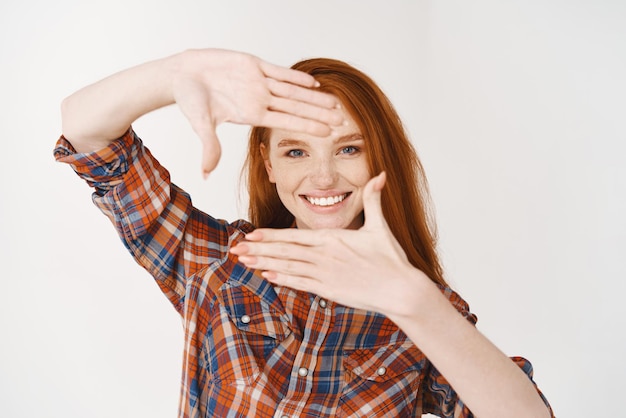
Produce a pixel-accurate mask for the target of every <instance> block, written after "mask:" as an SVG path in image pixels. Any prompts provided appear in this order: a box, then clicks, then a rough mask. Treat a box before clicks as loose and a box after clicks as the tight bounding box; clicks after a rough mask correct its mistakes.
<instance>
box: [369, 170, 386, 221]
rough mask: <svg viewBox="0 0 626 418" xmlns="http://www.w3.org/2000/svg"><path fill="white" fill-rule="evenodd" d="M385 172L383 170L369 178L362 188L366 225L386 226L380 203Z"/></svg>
mask: <svg viewBox="0 0 626 418" xmlns="http://www.w3.org/2000/svg"><path fill="white" fill-rule="evenodd" d="M386 180H387V174H386V173H385V172H384V171H383V172H381V173H380V174H379V175H377V176H376V177H373V178H371V179H370V181H368V182H367V184H366V185H365V189H363V212H364V214H365V225H364V226H367V227H375V228H376V227H386V225H387V222H386V221H385V216H384V215H383V208H382V205H381V191H382V190H383V187H385V181H386Z"/></svg>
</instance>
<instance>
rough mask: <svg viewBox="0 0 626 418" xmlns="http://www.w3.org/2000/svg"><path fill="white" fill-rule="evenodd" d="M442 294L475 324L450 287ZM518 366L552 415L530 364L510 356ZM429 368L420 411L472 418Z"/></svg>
mask: <svg viewBox="0 0 626 418" xmlns="http://www.w3.org/2000/svg"><path fill="white" fill-rule="evenodd" d="M441 290H442V292H443V294H444V295H445V296H446V297H447V298H448V299H449V300H450V303H452V305H453V306H454V307H455V308H456V309H457V310H458V311H459V312H460V313H461V315H463V316H464V317H465V318H466V319H467V320H468V321H470V322H471V323H472V324H473V325H476V322H477V317H476V315H474V314H473V313H471V312H470V310H469V305H468V304H467V302H465V300H463V299H462V298H461V296H459V295H458V294H457V293H456V292H454V291H453V290H451V289H450V288H447V287H446V288H441ZM511 361H513V362H514V363H515V364H517V366H519V368H521V369H522V371H524V373H526V375H527V376H528V378H529V379H530V380H531V381H532V382H533V385H534V386H535V389H536V390H537V392H538V393H539V396H541V399H542V400H543V402H544V403H545V404H546V406H547V407H548V409H549V410H550V414H551V416H552V417H554V413H553V411H552V407H551V406H550V404H549V403H548V400H547V399H546V398H545V396H544V395H543V393H542V392H541V391H540V390H539V388H538V387H537V384H536V383H535V382H534V380H533V367H532V364H531V363H530V362H529V361H528V360H526V359H525V358H523V357H511ZM429 367H430V370H429V372H428V373H427V375H426V376H425V378H424V380H423V381H422V383H421V387H420V389H421V392H422V395H421V402H422V412H423V413H424V414H433V415H436V416H438V417H444V418H474V414H472V412H471V411H470V410H469V408H468V407H467V406H466V405H465V403H464V402H463V401H462V400H461V399H460V398H459V397H458V395H457V394H456V392H455V390H454V389H453V388H452V386H451V385H450V383H448V381H447V380H446V378H445V377H444V376H443V375H442V374H441V373H439V370H437V368H435V367H434V366H433V365H432V364H430V365H429Z"/></svg>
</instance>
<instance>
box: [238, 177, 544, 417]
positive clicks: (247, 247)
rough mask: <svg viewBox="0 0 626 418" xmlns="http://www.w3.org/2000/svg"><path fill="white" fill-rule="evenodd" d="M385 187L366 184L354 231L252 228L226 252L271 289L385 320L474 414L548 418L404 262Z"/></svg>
mask: <svg viewBox="0 0 626 418" xmlns="http://www.w3.org/2000/svg"><path fill="white" fill-rule="evenodd" d="M384 182H385V179H384V174H383V175H381V176H378V177H376V178H374V179H372V180H371V181H370V183H369V184H368V185H367V187H366V190H365V192H364V197H363V200H364V202H363V203H364V209H365V225H364V226H363V227H362V228H361V229H360V230H358V231H350V230H346V229H330V230H302V229H257V230H255V231H254V232H252V233H250V234H248V235H246V238H247V239H248V240H249V241H248V242H246V243H240V244H239V245H237V246H236V247H233V248H232V249H231V252H232V253H234V254H237V255H239V260H240V261H242V262H243V263H244V264H246V265H247V266H249V267H253V268H258V269H262V270H266V271H265V272H264V273H263V275H264V276H265V277H266V278H267V279H268V280H269V281H271V282H273V283H276V284H278V285H281V286H289V287H293V288H296V289H300V290H304V291H308V292H312V293H315V294H318V295H320V296H321V297H324V298H328V299H331V300H334V301H337V302H339V303H341V304H344V305H348V306H352V307H355V308H360V309H365V310H369V311H375V312H380V313H382V314H384V315H385V316H387V317H388V318H389V319H391V320H392V321H394V322H395V323H396V324H397V325H398V326H399V327H400V328H401V329H402V330H403V331H404V333H405V334H406V335H407V336H408V337H409V338H410V339H411V341H413V342H414V343H415V344H416V345H417V346H418V347H419V349H420V350H421V351H422V352H423V353H424V354H425V355H426V357H428V359H429V360H430V361H431V362H432V363H433V364H434V365H435V367H436V368H437V369H438V370H439V372H441V374H443V375H444V376H445V377H446V379H447V380H448V382H449V383H450V384H451V385H452V387H453V388H454V390H455V391H456V392H457V394H458V395H459V397H460V398H461V399H462V400H463V402H465V404H466V405H467V406H468V407H469V408H470V410H471V411H472V413H473V414H474V415H475V416H477V417H481V418H486V417H494V418H499V417H549V416H550V413H549V410H548V408H547V407H546V405H545V404H544V403H543V400H542V399H541V397H540V396H539V394H538V393H537V391H536V389H535V387H534V385H533V383H532V382H531V380H530V379H529V378H528V376H526V375H525V374H524V372H522V370H521V369H520V368H519V367H518V366H517V365H515V363H513V362H512V361H511V360H510V359H509V358H508V357H507V356H506V355H505V354H504V353H502V351H500V350H499V349H498V348H497V347H496V346H495V345H493V344H492V343H491V342H490V341H489V340H488V339H487V338H486V337H484V336H483V335H482V334H481V333H480V332H479V331H478V330H477V329H476V328H475V327H474V326H473V325H472V324H470V323H469V321H467V320H466V319H465V318H464V317H463V316H462V315H461V314H460V313H459V312H458V311H457V310H456V309H455V308H454V307H453V306H452V305H451V304H450V302H449V301H448V300H447V299H446V298H445V297H444V296H443V294H442V293H441V291H440V290H439V288H438V287H437V286H436V285H435V284H434V283H433V282H432V281H431V280H430V279H429V278H428V277H427V276H426V275H425V274H424V273H423V272H421V271H420V270H418V269H416V268H415V267H413V266H412V265H411V264H410V263H409V261H408V260H407V258H406V255H405V254H404V251H403V250H402V248H401V247H400V245H399V244H398V242H397V241H396V240H395V239H394V237H393V234H392V233H391V230H390V229H389V227H388V226H387V223H386V221H385V218H384V216H383V213H382V208H381V206H380V190H382V187H383V186H384ZM382 277H384V278H385V279H384V280H381V278H382Z"/></svg>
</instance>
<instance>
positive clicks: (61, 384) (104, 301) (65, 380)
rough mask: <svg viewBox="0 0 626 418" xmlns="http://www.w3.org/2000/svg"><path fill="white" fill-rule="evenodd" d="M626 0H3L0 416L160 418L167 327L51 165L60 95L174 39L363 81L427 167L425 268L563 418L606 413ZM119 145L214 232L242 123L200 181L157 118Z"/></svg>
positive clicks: (233, 198)
mask: <svg viewBox="0 0 626 418" xmlns="http://www.w3.org/2000/svg"><path fill="white" fill-rule="evenodd" d="M624 22H626V2H622V1H619V0H615V1H610V0H602V1H593V2H592V1H580V0H579V1H565V0H562V1H559V0H541V1H540V0H533V1H521V0H519V1H508V2H500V1H495V0H494V1H485V0H477V1H472V2H468V1H416V2H406V1H401V0H395V1H385V2H382V1H356V0H355V1H329V0H328V1H319V0H318V1H315V2H290V1H268V0H264V1H243V0H241V1H231V2H228V1H219V2H218V1H214V2H211V1H208V0H204V1H200V0H178V1H163V0H160V1H157V0H154V1H139V0H107V1H100V0H98V1H78V0H59V1H55V2H49V1H19V2H18V1H17V0H10V1H4V2H2V5H1V6H0V59H1V66H0V68H1V70H0V71H1V77H0V92H1V96H0V97H1V100H0V118H1V123H0V138H1V139H2V145H1V147H2V148H1V149H2V154H3V158H2V163H1V164H0V179H1V181H2V193H0V211H1V212H0V213H1V216H0V234H1V239H0V245H1V251H0V257H1V258H0V262H1V263H0V265H1V270H0V298H1V303H0V338H1V340H0V416H2V417H8V418H13V417H20V418H21V417H35V416H37V417H61V416H63V417H70V418H73V417H76V418H78V417H80V418H83V417H173V416H175V415H176V410H177V401H178V390H179V389H178V387H179V378H180V364H181V350H182V330H181V323H180V319H179V318H178V317H177V315H176V313H175V312H174V310H173V309H172V308H171V307H170V305H169V303H168V302H167V300H166V299H165V298H164V297H163V296H162V295H161V294H160V292H159V290H158V288H157V286H156V285H154V283H152V281H151V278H150V277H149V276H148V275H147V273H145V272H144V271H143V270H142V269H141V268H139V267H138V266H137V265H136V264H135V263H134V261H133V260H132V259H131V258H130V256H129V255H127V254H126V251H125V249H124V248H123V246H122V244H121V243H120V242H119V239H118V238H117V236H116V234H115V232H114V230H113V229H112V228H111V226H110V225H109V224H108V221H107V220H106V219H105V218H104V216H102V215H101V214H100V213H99V211H98V210H97V209H96V208H95V207H93V205H92V204H91V201H90V191H89V189H88V187H87V186H86V185H85V184H84V183H82V182H81V181H79V179H78V178H77V177H76V176H75V175H74V174H73V172H72V171H71V169H70V168H69V167H67V166H64V165H61V164H57V163H55V162H54V161H53V157H52V148H53V145H54V142H55V140H56V138H57V137H58V136H59V134H60V133H61V130H60V115H59V104H60V102H61V100H62V99H63V97H65V96H67V95H69V94H70V93H72V92H73V91H74V90H76V89H78V88H80V87H82V86H84V85H86V84H88V83H90V82H93V81H96V80H98V79H100V78H102V77H104V76H106V75H108V74H110V73H112V72H114V71H117V70H120V69H123V68H126V67H129V66H131V65H134V64H138V63H140V62H143V61H146V60H149V59H154V58H158V57H162V56H165V55H169V54H171V53H175V52H178V51H181V50H183V49H186V48H190V47H205V46H214V47H222V48H234V49H240V50H244V51H248V52H250V53H253V54H255V55H259V56H261V57H262V58H264V59H266V60H268V61H271V62H274V63H277V64H282V65H290V64H292V63H293V62H295V61H297V60H299V59H302V58H308V57H313V56H327V57H333V58H339V59H343V60H345V61H348V62H350V63H352V64H353V65H355V66H357V67H358V68H361V69H362V70H364V71H365V72H366V73H368V74H369V75H371V76H372V77H373V78H374V79H375V80H376V81H377V82H378V83H379V84H380V85H381V87H382V88H383V89H384V90H385V91H386V92H387V93H388V95H389V96H390V98H391V99H392V101H393V102H394V103H395V105H396V107H397V109H398V111H399V113H400V114H401V116H402V118H403V119H404V121H405V122H406V125H407V127H408V129H409V131H410V133H411V137H412V139H413V141H414V142H415V144H416V146H417V149H418V151H419V153H420V155H421V158H422V161H423V163H424V165H425V168H426V170H427V173H428V176H429V180H430V185H431V189H432V195H433V200H434V204H435V207H436V210H437V218H438V223H439V226H440V238H441V239H440V250H441V254H442V257H443V259H444V262H445V265H446V270H447V277H448V279H449V280H450V282H451V283H452V284H453V286H454V287H455V288H456V289H457V290H458V291H459V292H460V293H461V294H462V295H463V297H464V298H465V299H466V300H468V302H469V303H470V305H471V307H472V310H473V311H474V312H475V313H476V314H477V315H478V317H479V328H480V329H481V330H482V331H483V332H484V333H485V334H486V335H487V336H488V337H490V338H491V339H492V340H493V341H494V342H495V343H496V344H497V345H498V346H499V347H501V348H502V349H503V350H504V351H505V352H506V353H507V354H508V355H524V356H525V357H527V358H529V359H530V360H531V361H532V363H533V364H534V367H535V378H536V381H537V382H538V383H539V385H540V387H541V388H542V389H543V391H544V392H545V394H546V395H547V396H548V398H549V399H550V401H551V403H552V405H553V406H554V409H555V412H556V414H557V415H558V416H561V417H605V416H619V415H621V414H623V411H620V408H622V407H621V403H622V399H623V389H624V383H623V378H624V375H625V372H626V366H625V365H624V361H623V358H624V356H623V355H624V352H625V349H626V343H625V342H624V333H625V329H626V326H625V325H626V324H625V321H624V315H625V314H626V308H625V307H624V303H623V296H624V292H625V291H626V285H625V284H624V282H625V280H624V279H625V278H626V274H625V273H626V268H625V263H624V258H625V257H624V253H625V250H626V226H625V222H624V220H623V214H624V213H625V212H626V197H625V191H626V164H625V157H624V153H625V151H626V146H625V145H624V140H625V133H626V129H625V127H624V120H625V118H624V114H625V111H626V106H625V99H624V97H625V96H626V81H625V80H626V77H625V76H624V74H626V46H625V45H626V25H625V24H624ZM135 128H136V130H137V132H138V133H139V134H140V135H141V136H142V137H143V138H144V140H145V142H146V144H147V145H148V146H149V147H150V148H151V149H152V151H153V152H154V153H155V154H156V156H157V158H159V159H160V160H161V162H162V163H163V164H164V165H166V166H167V167H168V168H169V169H170V171H171V172H172V177H173V180H174V181H175V182H176V183H178V184H179V185H181V186H182V187H184V188H186V189H187V190H188V191H189V192H190V193H191V194H192V196H193V197H194V201H195V204H196V205H197V206H199V207H200V208H201V209H203V210H206V211H208V212H210V213H212V214H213V215H216V216H218V217H222V218H226V219H230V220H233V219H235V218H237V217H239V216H243V215H244V214H245V205H244V204H238V203H237V202H238V199H239V197H238V196H239V194H238V178H239V170H240V167H241V162H242V157H243V154H244V146H245V136H246V133H247V131H248V129H247V128H246V127H232V126H231V127H228V126H225V127H223V128H221V129H220V131H219V132H220V134H221V137H222V141H223V144H224V155H223V158H222V161H221V164H220V166H219V168H218V170H217V171H216V172H215V173H214V174H213V175H212V176H211V178H210V179H209V180H208V181H207V182H203V181H202V180H201V178H200V168H199V167H200V165H199V163H200V159H199V155H198V152H199V149H200V148H199V144H198V141H197V140H196V139H195V137H194V135H193V133H192V131H191V129H190V128H189V127H188V126H187V125H186V123H185V121H184V120H183V117H182V116H181V114H180V112H179V111H178V109H176V108H174V107H172V108H167V109H164V110H160V111H158V112H155V113H153V114H151V115H148V116H147V117H145V118H143V119H141V120H140V121H138V122H137V123H136V124H135Z"/></svg>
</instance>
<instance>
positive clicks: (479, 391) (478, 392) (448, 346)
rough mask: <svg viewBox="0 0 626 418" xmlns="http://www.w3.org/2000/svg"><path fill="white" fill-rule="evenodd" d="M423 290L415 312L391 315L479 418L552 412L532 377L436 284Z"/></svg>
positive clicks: (547, 413)
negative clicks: (454, 304)
mask: <svg viewBox="0 0 626 418" xmlns="http://www.w3.org/2000/svg"><path fill="white" fill-rule="evenodd" d="M420 286H421V285H420ZM420 290H421V292H420V294H421V295H422V296H420V297H418V299H417V302H415V303H413V306H414V307H415V312H414V313H412V314H406V315H402V316H400V315H395V316H393V317H392V316H390V319H392V320H394V321H395V322H396V324H397V325H398V326H399V327H400V328H401V329H402V330H403V331H404V332H405V333H406V334H407V336H408V337H409V338H410V339H411V340H412V341H413V342H414V343H415V344H416V345H417V346H418V347H419V348H420V350H422V351H423V352H424V354H425V355H426V357H428V359H429V360H430V361H431V362H432V363H433V365H434V366H435V367H437V369H438V370H439V372H440V373H441V374H443V375H444V376H445V377H446V379H447V380H448V382H449V383H450V384H451V385H452V387H453V388H454V389H455V391H456V392H457V394H458V395H459V397H460V398H461V399H462V400H463V401H464V403H465V404H466V405H467V406H468V407H469V408H470V410H471V411H472V412H473V413H474V415H475V416H477V417H481V418H487V417H503V416H506V417H549V416H550V414H549V411H548V409H547V407H546V405H545V404H544V403H543V401H542V399H541V397H540V396H539V394H538V393H537V390H536V388H535V387H534V385H533V383H532V381H531V380H530V379H529V378H528V376H526V374H524V372H523V371H522V370H521V369H520V368H519V367H518V366H517V365H516V364H515V363H514V362H513V361H511V360H510V359H509V358H508V357H507V356H506V355H505V354H504V353H502V352H501V351H500V350H499V349H498V348H497V347H496V346H495V345H494V344H492V343H491V342H490V341H489V340H488V339H487V338H486V337H485V336H483V335H482V334H481V333H480V332H479V331H478V330H477V329H476V328H475V327H474V326H473V325H472V324H471V323H470V322H469V321H467V320H466V319H465V318H464V317H463V316H462V315H461V314H459V312H458V311H457V310H456V309H455V308H454V307H453V306H452V305H451V304H450V302H449V301H448V300H447V299H446V298H445V297H444V296H443V295H442V293H441V292H440V291H439V289H438V288H437V287H436V286H434V285H433V284H432V283H427V284H426V285H424V286H423V289H420ZM418 311H419V312H418Z"/></svg>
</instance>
